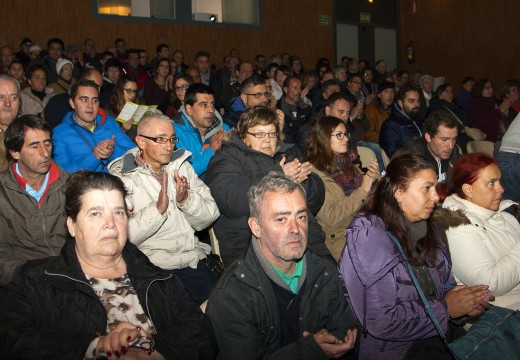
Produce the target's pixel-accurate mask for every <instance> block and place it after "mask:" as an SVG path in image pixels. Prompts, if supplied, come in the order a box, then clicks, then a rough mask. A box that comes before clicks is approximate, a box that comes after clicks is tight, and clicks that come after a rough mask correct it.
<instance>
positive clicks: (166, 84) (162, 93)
mask: <svg viewBox="0 0 520 360" xmlns="http://www.w3.org/2000/svg"><path fill="white" fill-rule="evenodd" d="M152 75H153V78H151V79H148V80H147V81H146V82H145V83H144V91H143V98H144V102H145V104H146V105H157V110H159V111H161V112H162V113H165V112H166V109H167V108H168V106H169V105H170V98H171V93H172V89H173V86H172V85H173V75H172V74H171V72H170V60H168V59H166V58H160V59H159V60H157V62H156V63H155V65H154V66H153V68H152Z"/></svg>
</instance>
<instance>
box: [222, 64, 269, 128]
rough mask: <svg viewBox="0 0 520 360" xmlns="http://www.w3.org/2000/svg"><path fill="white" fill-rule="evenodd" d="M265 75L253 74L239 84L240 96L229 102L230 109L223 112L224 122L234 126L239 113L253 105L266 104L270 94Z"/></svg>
mask: <svg viewBox="0 0 520 360" xmlns="http://www.w3.org/2000/svg"><path fill="white" fill-rule="evenodd" d="M265 79H266V78H265V76H263V75H258V74H254V75H251V76H250V77H248V78H247V79H245V80H244V81H243V82H242V83H241V84H240V96H237V97H236V98H235V100H233V102H232V103H231V111H229V112H226V113H225V114H224V117H223V119H224V122H225V123H226V124H227V125H229V127H236V126H237V123H238V119H239V118H240V115H242V113H243V112H244V111H245V110H246V109H247V108H250V107H253V106H258V105H260V106H267V104H268V101H269V97H270V96H271V94H270V93H269V92H268V91H267V87H266V86H265Z"/></svg>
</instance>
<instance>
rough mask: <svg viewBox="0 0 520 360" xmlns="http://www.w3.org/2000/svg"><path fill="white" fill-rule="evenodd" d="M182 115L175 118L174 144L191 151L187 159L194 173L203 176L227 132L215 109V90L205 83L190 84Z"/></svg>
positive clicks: (226, 127) (227, 127)
mask: <svg viewBox="0 0 520 360" xmlns="http://www.w3.org/2000/svg"><path fill="white" fill-rule="evenodd" d="M180 114H182V115H181V116H178V117H176V118H175V117H174V120H175V123H174V126H175V134H177V137H178V138H179V142H178V143H177V147H178V148H181V149H186V150H188V151H189V152H191V153H192V154H193V156H192V157H191V158H190V159H189V162H190V163H191V165H192V166H193V169H194V170H195V173H196V174H197V176H199V177H203V176H204V173H205V172H206V169H207V168H208V163H209V160H210V159H211V158H212V157H213V155H214V154H215V151H217V150H218V149H220V147H221V146H222V138H223V137H224V134H225V133H226V132H227V131H229V126H227V125H226V124H224V122H223V121H222V117H221V116H220V114H219V112H218V111H215V93H214V91H213V89H211V87H209V86H208V85H204V84H200V83H199V84H197V83H195V84H192V85H190V87H189V88H188V89H187V90H186V95H185V96H184V105H183V106H181V112H180Z"/></svg>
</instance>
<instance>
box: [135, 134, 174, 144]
mask: <svg viewBox="0 0 520 360" xmlns="http://www.w3.org/2000/svg"><path fill="white" fill-rule="evenodd" d="M139 136H141V137H144V138H145V139H148V140H152V141H153V142H156V143H157V144H166V143H167V142H168V141H169V142H170V143H172V145H173V144H175V143H177V142H179V138H178V137H177V136H175V135H173V136H172V137H166V136H157V137H152V136H146V135H141V134H139Z"/></svg>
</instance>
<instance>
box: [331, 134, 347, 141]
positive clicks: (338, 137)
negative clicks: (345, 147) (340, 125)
mask: <svg viewBox="0 0 520 360" xmlns="http://www.w3.org/2000/svg"><path fill="white" fill-rule="evenodd" d="M331 136H335V137H336V139H338V140H343V139H344V138H347V139H349V138H350V133H348V132H339V133H335V134H332V135H331Z"/></svg>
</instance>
